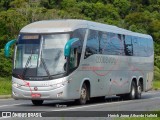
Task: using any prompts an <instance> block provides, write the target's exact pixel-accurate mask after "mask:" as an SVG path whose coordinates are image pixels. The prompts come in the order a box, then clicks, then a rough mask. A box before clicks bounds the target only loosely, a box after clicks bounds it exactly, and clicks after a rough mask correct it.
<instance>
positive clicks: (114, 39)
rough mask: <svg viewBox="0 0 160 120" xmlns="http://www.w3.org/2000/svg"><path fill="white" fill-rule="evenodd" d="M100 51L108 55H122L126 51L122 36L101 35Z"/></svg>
mask: <svg viewBox="0 0 160 120" xmlns="http://www.w3.org/2000/svg"><path fill="white" fill-rule="evenodd" d="M100 50H101V51H102V54H106V55H122V54H123V51H124V47H123V39H122V35H119V34H115V33H101V37H100Z"/></svg>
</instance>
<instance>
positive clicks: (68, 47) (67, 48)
mask: <svg viewBox="0 0 160 120" xmlns="http://www.w3.org/2000/svg"><path fill="white" fill-rule="evenodd" d="M78 40H79V38H72V39H70V40H68V42H67V43H66V45H65V47H64V56H65V57H69V56H70V53H71V48H72V45H73V44H74V43H76V42H77V41H78Z"/></svg>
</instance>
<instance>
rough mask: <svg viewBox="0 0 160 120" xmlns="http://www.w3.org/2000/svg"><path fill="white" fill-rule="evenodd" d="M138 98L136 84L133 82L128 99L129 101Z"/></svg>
mask: <svg viewBox="0 0 160 120" xmlns="http://www.w3.org/2000/svg"><path fill="white" fill-rule="evenodd" d="M135 97H136V83H135V82H134V81H132V83H131V88H130V93H129V94H128V95H127V98H128V99H129V100H133V99H135Z"/></svg>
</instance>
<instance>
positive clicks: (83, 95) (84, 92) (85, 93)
mask: <svg viewBox="0 0 160 120" xmlns="http://www.w3.org/2000/svg"><path fill="white" fill-rule="evenodd" d="M87 98H88V90H87V86H86V84H85V83H83V85H82V88H81V92H80V98H79V99H78V100H76V103H77V104H80V105H84V104H86V102H87Z"/></svg>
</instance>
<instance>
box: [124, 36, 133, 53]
mask: <svg viewBox="0 0 160 120" xmlns="http://www.w3.org/2000/svg"><path fill="white" fill-rule="evenodd" d="M124 51H125V55H127V56H132V55H133V44H132V37H131V36H125V41H124Z"/></svg>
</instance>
